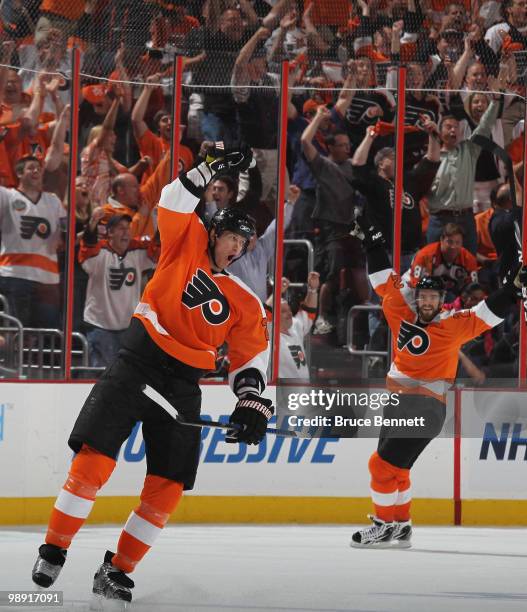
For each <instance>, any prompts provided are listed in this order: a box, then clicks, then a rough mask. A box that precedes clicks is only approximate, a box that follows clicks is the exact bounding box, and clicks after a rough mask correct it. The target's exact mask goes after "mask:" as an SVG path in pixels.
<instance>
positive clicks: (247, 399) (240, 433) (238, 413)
mask: <svg viewBox="0 0 527 612" xmlns="http://www.w3.org/2000/svg"><path fill="white" fill-rule="evenodd" d="M273 414H274V408H273V402H272V401H271V400H269V399H266V398H264V397H260V396H259V395H256V393H247V394H246V395H245V396H244V397H243V398H241V399H239V400H238V403H237V404H236V406H235V408H234V412H233V413H232V414H231V416H230V419H229V423H235V424H236V425H239V426H240V429H232V430H229V431H228V432H227V434H226V436H225V441H226V442H246V443H247V444H258V443H259V442H261V441H262V440H263V438H264V436H265V430H266V429H267V422H268V421H269V419H270V418H271V417H272V416H273Z"/></svg>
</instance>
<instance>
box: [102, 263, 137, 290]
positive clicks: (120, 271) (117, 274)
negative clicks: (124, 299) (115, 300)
mask: <svg viewBox="0 0 527 612" xmlns="http://www.w3.org/2000/svg"><path fill="white" fill-rule="evenodd" d="M136 278H137V271H136V269H135V268H125V267H124V263H122V262H121V265H120V266H119V267H118V268H110V274H109V277H108V283H109V285H110V289H111V290H112V291H119V289H120V288H121V287H122V286H123V285H125V286H126V287H131V286H132V285H133V284H134V283H135V279H136Z"/></svg>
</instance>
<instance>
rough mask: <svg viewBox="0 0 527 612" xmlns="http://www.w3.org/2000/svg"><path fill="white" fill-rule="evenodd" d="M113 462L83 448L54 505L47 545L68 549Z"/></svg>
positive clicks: (88, 512) (75, 459)
mask: <svg viewBox="0 0 527 612" xmlns="http://www.w3.org/2000/svg"><path fill="white" fill-rule="evenodd" d="M114 467H115V460H114V459H111V458H110V457H107V456H106V455H103V454H102V453H100V452H99V451H97V450H95V449H94V448H91V447H89V446H86V445H85V444H83V446H82V448H81V450H80V451H79V452H78V453H77V455H75V458H74V459H73V461H72V463H71V467H70V471H69V474H68V478H67V480H66V482H65V483H64V486H63V487H62V490H61V492H60V493H59V496H58V497H57V499H56V501H55V505H54V507H53V510H52V511H51V517H50V519H49V524H48V531H47V533H46V544H54V545H55V546H60V548H68V547H69V545H70V544H71V540H72V539H73V537H74V536H75V534H76V533H77V531H79V529H80V528H81V527H82V525H83V523H84V521H85V520H86V519H87V518H88V515H89V514H90V512H91V509H92V506H93V503H94V501H95V496H96V495H97V491H98V490H99V489H100V488H101V487H102V486H103V485H104V484H105V483H106V481H107V480H108V478H110V476H111V474H112V472H113V469H114Z"/></svg>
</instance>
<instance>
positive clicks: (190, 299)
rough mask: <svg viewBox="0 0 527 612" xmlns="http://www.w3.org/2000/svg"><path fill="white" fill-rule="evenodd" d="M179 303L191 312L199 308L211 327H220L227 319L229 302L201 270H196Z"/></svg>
mask: <svg viewBox="0 0 527 612" xmlns="http://www.w3.org/2000/svg"><path fill="white" fill-rule="evenodd" d="M181 301H182V302H183V304H184V305H185V306H186V307H187V308H189V309H191V310H192V309H193V308H197V307H198V306H200V307H201V312H202V314H203V317H204V318H205V320H206V321H207V322H208V323H210V324H211V325H221V324H222V323H225V321H226V320H227V319H228V318H229V314H230V307H229V302H227V300H226V298H225V296H224V295H223V293H222V292H221V291H220V288H219V287H218V285H216V283H215V282H214V281H213V280H212V278H210V276H208V274H207V273H206V272H204V271H203V270H202V269H201V268H198V269H197V270H196V274H194V276H193V277H192V280H191V281H190V282H189V283H188V284H187V286H186V288H185V291H183V296H182V298H181Z"/></svg>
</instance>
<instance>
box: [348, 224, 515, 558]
mask: <svg viewBox="0 0 527 612" xmlns="http://www.w3.org/2000/svg"><path fill="white" fill-rule="evenodd" d="M355 235H357V236H358V237H359V238H361V239H363V241H364V245H365V247H366V252H367V257H368V273H369V276H370V281H371V284H372V286H373V288H374V289H375V291H376V292H377V293H378V294H379V296H380V297H382V310H383V313H384V315H385V317H386V321H387V322H388V325H389V327H390V330H391V332H392V334H393V338H394V342H393V362H392V364H391V366H390V370H389V372H388V375H387V379H386V383H387V387H388V388H389V389H390V390H391V391H392V392H394V393H395V394H396V397H397V399H396V400H395V401H393V403H390V404H389V405H387V406H386V407H385V409H384V415H383V416H384V419H385V421H386V420H388V423H386V422H384V423H383V425H382V428H381V430H380V434H379V442H378V446H377V451H376V452H374V453H373V455H372V456H371V457H370V460H369V466H368V467H369V471H370V475H371V495H372V500H373V506H374V509H375V514H374V515H370V518H371V519H372V522H373V525H371V526H370V527H367V528H365V529H362V530H360V531H357V532H356V533H354V534H353V536H352V542H351V545H352V546H354V547H357V548H390V547H399V548H408V547H409V546H411V534H412V523H411V520H410V505H411V488H410V486H411V484H410V469H411V468H412V466H413V464H414V463H415V461H416V460H417V458H418V457H419V456H420V455H421V453H422V452H423V451H424V450H425V448H426V447H427V446H428V444H429V443H430V442H431V441H432V440H433V439H434V438H435V437H436V436H438V435H439V433H440V432H441V430H442V428H443V423H444V421H445V417H446V408H445V394H446V390H447V389H448V387H449V386H450V384H451V382H452V381H453V380H454V378H455V376H456V370H457V364H458V359H459V352H460V349H461V347H462V345H463V344H465V343H466V342H468V341H469V340H471V339H473V338H475V337H477V336H479V335H480V334H481V333H483V332H485V331H487V330H489V329H491V328H492V327H495V326H497V325H499V324H500V323H502V322H503V319H504V318H505V317H506V315H507V314H508V313H509V311H510V309H511V308H512V307H513V306H514V304H515V302H516V298H517V297H519V296H521V288H522V286H521V283H520V279H521V282H522V283H523V284H525V282H526V280H527V278H526V277H527V268H523V272H521V273H520V271H519V264H517V263H515V264H514V266H515V268H514V269H513V270H509V271H508V278H507V281H508V282H507V283H506V284H505V285H504V287H503V288H502V289H499V290H498V291H495V292H494V293H492V294H491V295H489V297H487V298H486V299H485V300H483V301H481V302H480V303H478V304H477V305H476V306H474V307H473V308H470V309H463V310H460V311H459V312H455V311H442V306H443V303H444V299H445V293H446V292H445V286H444V283H443V281H442V279H441V278H439V277H437V276H428V275H427V276H421V277H420V280H419V281H418V282H417V284H416V286H415V289H413V288H412V287H411V286H409V285H408V284H407V283H406V282H405V281H404V279H401V277H400V276H399V275H398V274H396V273H395V272H394V271H393V270H392V269H391V267H390V263H389V260H388V256H387V254H386V251H385V244H386V242H385V240H384V237H383V235H382V232H381V231H380V230H379V229H378V228H376V227H375V226H373V225H372V224H371V223H369V222H368V221H367V220H363V219H361V220H360V226H359V228H358V231H356V232H355ZM392 419H393V420H392Z"/></svg>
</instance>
